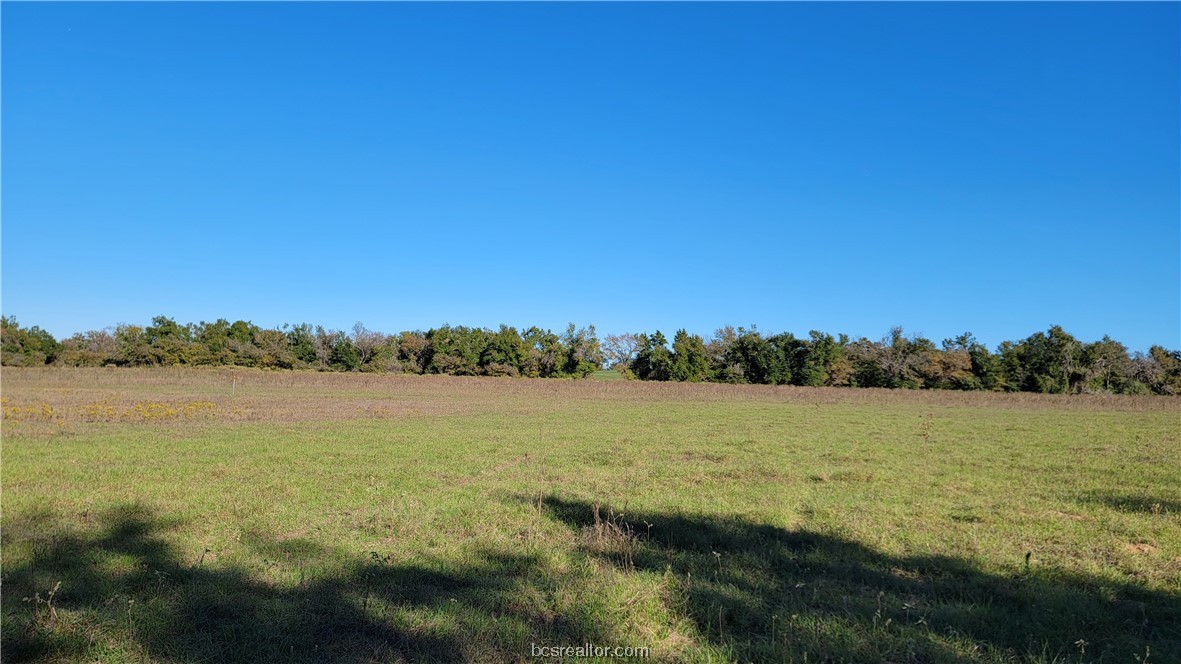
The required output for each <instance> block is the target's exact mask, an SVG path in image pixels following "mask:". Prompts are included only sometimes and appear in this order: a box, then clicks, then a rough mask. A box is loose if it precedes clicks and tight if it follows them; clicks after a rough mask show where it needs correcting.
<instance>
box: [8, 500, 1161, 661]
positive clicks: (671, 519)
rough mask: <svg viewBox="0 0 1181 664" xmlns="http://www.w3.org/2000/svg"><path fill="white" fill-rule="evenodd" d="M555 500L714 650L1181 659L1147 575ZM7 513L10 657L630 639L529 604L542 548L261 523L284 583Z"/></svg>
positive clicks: (602, 553) (423, 657) (599, 619)
mask: <svg viewBox="0 0 1181 664" xmlns="http://www.w3.org/2000/svg"><path fill="white" fill-rule="evenodd" d="M526 500H527V499H526ZM545 508H546V511H545V512H544V513H545V514H547V515H548V517H547V518H550V519H553V520H554V521H556V522H557V523H559V524H562V526H563V527H566V528H569V529H570V530H571V531H572V532H573V533H574V534H575V536H576V541H577V542H578V545H577V550H576V551H575V552H574V553H575V555H576V556H585V558H586V559H589V560H590V561H592V562H593V563H594V564H593V565H591V566H590V569H602V567H603V566H611V567H614V568H616V569H617V570H619V571H621V572H623V573H632V572H639V573H650V576H649V577H648V578H647V579H646V580H645V583H652V584H664V587H663V588H661V589H660V590H661V597H662V602H663V605H664V609H665V610H667V611H668V613H669V614H671V615H672V616H675V617H676V618H677V619H683V620H687V621H688V623H690V624H692V626H693V630H694V631H695V634H694V635H693V637H694V638H695V639H696V640H697V641H698V642H699V643H700V644H702V645H706V646H709V647H710V649H711V651H712V653H713V655H715V656H714V657H713V658H714V660H717V659H719V657H716V655H718V654H721V657H720V659H729V660H734V661H792V660H795V661H805V658H806V661H815V662H824V661H829V662H837V661H846V662H964V661H997V662H1000V661H1005V662H1009V661H1030V660H1032V661H1047V662H1049V661H1057V662H1068V661H1135V657H1136V656H1140V657H1143V656H1144V655H1145V654H1146V653H1148V652H1149V649H1151V650H1150V652H1151V658H1150V659H1149V661H1151V662H1169V661H1181V598H1179V597H1178V596H1176V595H1170V594H1166V593H1159V592H1152V591H1149V590H1147V589H1144V588H1141V587H1137V586H1135V585H1131V584H1122V583H1116V582H1112V581H1109V580H1106V579H1100V578H1091V577H1085V576H1081V575H1075V574H1069V573H1064V572H1060V571H1053V570H1043V569H1039V568H1038V567H1037V566H1035V567H1034V568H1033V569H1032V570H1030V571H1024V570H1023V569H1021V568H1020V566H1019V565H1015V566H1014V571H1013V572H1012V573H1011V574H1008V575H1003V574H1001V575H998V574H994V573H987V572H984V571H981V570H979V569H976V568H975V567H973V566H972V565H971V564H970V563H968V562H966V561H963V560H959V559H956V558H950V557H940V556H901V557H900V556H890V555H885V554H882V553H880V552H876V551H873V550H871V549H868V548H866V547H864V546H862V545H860V544H858V543H856V542H851V541H847V540H843V539H840V538H837V537H832V536H829V535H825V534H820V533H814V532H809V531H787V530H784V529H781V528H777V527H773V526H769V525H766V524H760V523H753V522H749V521H744V520H741V519H725V518H718V517H709V516H695V515H681V514H664V513H649V514H644V513H630V512H629V513H628V514H626V515H615V514H613V513H612V512H611V511H610V509H608V508H596V506H595V505H593V504H590V503H586V502H581V501H574V500H565V499H562V498H559V497H550V498H549V499H547V500H546V501H545ZM596 514H598V517H597V518H596ZM7 524H8V527H7V528H5V531H4V533H3V536H4V542H3V544H4V546H5V548H6V551H11V550H12V549H11V548H10V547H12V546H13V545H14V537H23V538H25V539H23V540H20V542H19V546H20V547H22V552H21V553H22V555H20V556H19V557H16V558H15V559H17V560H20V561H21V562H19V563H17V564H15V565H13V564H6V565H5V568H4V578H3V590H4V600H5V603H4V621H3V625H2V628H3V643H2V647H3V656H4V661H6V662H8V661H28V660H35V659H51V660H56V661H62V660H72V661H79V660H86V661H91V660H96V659H105V660H109V661H125V660H128V659H139V660H149V661H172V662H198V661H200V662H260V661H315V662H321V661H349V662H357V661H373V662H402V661H407V662H420V661H443V662H476V661H488V662H502V661H523V660H526V659H527V654H528V647H529V643H530V642H531V641H536V642H538V643H549V644H580V643H584V642H591V643H598V644H608V643H617V642H618V639H616V638H613V637H614V635H616V634H618V633H619V628H620V626H619V625H615V624H612V623H611V622H610V621H611V620H612V618H611V616H612V615H615V614H613V612H612V611H611V610H605V611H580V610H577V609H565V610H554V607H553V605H548V606H547V605H546V603H545V601H544V600H543V601H540V602H538V601H532V600H530V599H529V598H531V597H532V598H536V597H538V596H545V595H551V596H552V595H554V594H557V593H558V592H565V591H566V590H568V589H563V588H561V587H560V584H561V583H562V578H563V577H562V575H561V574H560V573H555V571H554V570H552V569H549V568H547V566H546V565H545V564H544V563H543V562H541V561H539V560H538V559H537V558H535V557H532V556H529V555H521V554H512V553H502V552H492V551H485V552H483V553H482V554H481V555H477V556H471V557H468V558H465V559H464V560H462V561H444V562H443V563H431V562H430V561H428V562H425V563H422V564H415V563H392V562H390V560H389V559H388V558H383V557H381V556H379V555H378V554H376V553H370V554H368V555H360V556H357V555H351V554H347V553H344V552H342V551H339V550H335V549H329V548H325V547H323V546H321V545H318V544H316V543H314V542H310V541H307V540H301V539H291V540H286V541H274V540H266V539H265V538H256V537H251V536H249V535H247V536H246V537H244V538H243V539H244V542H245V543H246V545H247V546H249V547H251V550H252V551H253V552H254V553H255V554H257V556H256V557H255V560H257V559H259V558H261V559H262V560H263V563H262V564H263V566H264V567H265V566H266V565H267V564H269V563H268V562H267V561H271V560H286V561H287V564H285V565H284V569H285V570H288V571H290V570H292V566H291V564H290V563H291V561H292V560H311V561H315V563H316V570H317V571H316V572H315V573H310V574H308V576H307V578H302V576H301V578H299V579H298V580H294V579H292V580H290V581H289V582H283V583H280V582H277V581H275V580H273V579H271V578H270V577H269V576H268V574H267V573H266V569H238V568H235V567H233V566H229V565H224V564H214V563H213V562H211V561H208V560H205V559H204V557H201V556H193V555H189V556H182V555H181V553H180V552H178V551H177V550H176V549H175V548H174V547H173V545H171V544H170V541H169V539H167V537H166V535H167V530H168V529H169V528H170V527H171V526H172V525H174V524H172V523H171V522H170V521H169V520H168V519H166V518H162V517H160V516H158V515H155V514H153V513H152V512H150V511H149V510H147V509H144V508H142V507H138V506H135V505H127V506H123V507H120V508H118V509H115V510H112V511H110V512H107V513H105V514H102V515H99V516H98V517H97V523H95V524H94V527H93V528H88V529H87V530H86V531H85V532H82V533H79V532H76V531H73V530H71V529H70V528H68V527H66V526H65V525H64V524H62V523H58V522H56V520H55V516H54V515H53V514H51V513H48V512H41V513H35V512H28V513H25V514H23V515H17V516H10V517H9V518H8V519H7ZM14 533H15V535H14ZM33 535H36V538H35V539H30V538H31V537H32V536H33ZM255 540H257V541H255ZM24 547H29V548H24ZM25 554H27V555H25ZM6 558H7V559H9V560H12V559H13V557H10V556H8V555H6ZM600 573H601V572H600ZM597 580H598V577H592V578H591V579H590V581H592V582H595V581H597ZM58 581H60V582H61V585H60V587H59V588H58V589H57V590H56V592H55V593H54V595H53V598H52V601H51V602H50V601H46V597H47V593H48V592H49V591H50V590H51V589H52V588H53V587H54V585H55V584H56V583H57V582H58ZM25 597H28V598H30V600H29V601H28V602H24V601H22V600H23V598H25ZM586 599H588V600H591V601H597V600H599V599H601V598H598V597H595V596H593V595H592V596H588V597H587V598H586ZM606 608H607V609H611V608H612V607H606ZM615 608H618V607H615ZM618 619H619V618H618V617H616V618H615V620H618ZM636 645H642V644H636ZM699 659H705V657H704V656H702V657H699Z"/></svg>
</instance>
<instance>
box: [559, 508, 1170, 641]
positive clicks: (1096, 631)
mask: <svg viewBox="0 0 1181 664" xmlns="http://www.w3.org/2000/svg"><path fill="white" fill-rule="evenodd" d="M546 506H547V507H548V510H549V514H550V515H551V517H552V518H554V519H556V520H558V521H560V522H562V523H564V524H566V525H567V526H569V527H571V528H572V529H573V530H575V532H578V533H579V538H580V541H581V542H582V547H583V548H584V550H585V551H586V552H587V553H588V555H591V556H595V557H598V558H599V559H601V560H604V561H609V562H610V563H611V564H613V565H615V566H617V567H620V568H624V569H635V570H637V571H649V572H654V573H664V574H668V573H670V572H671V573H672V574H673V575H675V578H676V579H677V585H678V588H677V591H676V593H674V594H675V595H676V596H677V597H679V602H680V604H681V606H680V607H679V610H680V611H682V612H683V613H684V614H685V615H687V616H688V617H689V618H690V619H691V620H692V621H693V622H694V623H696V626H697V630H698V632H699V633H700V634H702V635H703V636H704V637H705V638H707V639H708V640H709V641H710V642H711V643H713V644H714V645H716V646H718V647H719V649H721V650H723V651H726V652H729V653H730V654H731V655H732V656H733V658H734V659H736V660H740V661H785V660H786V661H790V660H792V659H794V660H795V661H849V662H959V661H1027V660H1034V661H1058V662H1065V661H1071V662H1073V661H1137V658H1138V657H1139V658H1144V656H1145V655H1150V659H1149V660H1148V661H1161V662H1166V661H1181V597H1179V596H1177V595H1172V594H1168V593H1160V592H1153V591H1150V590H1147V589H1145V588H1142V587H1138V586H1135V585H1131V584H1124V583H1116V582H1112V581H1109V580H1106V579H1100V578H1091V577H1087V576H1082V575H1078V574H1074V573H1067V572H1063V571H1055V570H1049V569H1041V568H1039V567H1037V566H1036V565H1035V566H1034V567H1033V569H1031V570H1026V569H1024V564H1023V562H1022V563H1018V564H1015V565H1014V570H1013V572H1012V574H1009V575H997V574H993V573H988V572H984V571H981V570H979V569H976V568H975V567H974V566H973V565H972V564H970V563H969V562H967V561H964V560H960V559H956V558H951V557H943V556H904V557H897V556H891V555H885V554H882V553H880V552H876V551H874V550H871V549H869V548H866V547H865V546H863V545H861V544H858V543H856V542H851V541H846V540H843V539H840V538H837V537H832V536H829V535H825V534H820V533H815V532H809V531H806V530H799V531H788V530H784V529H782V528H777V527H773V526H769V525H765V524H759V523H752V522H748V521H744V520H741V519H722V518H716V517H708V516H689V515H679V514H662V513H641V512H634V513H633V512H628V513H626V514H621V515H613V514H612V513H611V511H610V510H609V508H606V507H598V506H596V505H593V504H590V503H586V502H580V501H570V500H563V499H561V498H556V497H551V498H549V499H548V500H547V502H546ZM596 514H597V515H598V516H597V517H596ZM1015 562H1016V561H1015ZM805 656H806V659H805Z"/></svg>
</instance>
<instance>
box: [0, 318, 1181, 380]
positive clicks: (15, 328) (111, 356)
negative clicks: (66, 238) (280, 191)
mask: <svg viewBox="0 0 1181 664" xmlns="http://www.w3.org/2000/svg"><path fill="white" fill-rule="evenodd" d="M0 361H2V363H3V365H5V366H45V365H54V366H71V367H84V366H112V365H113V366H179V365H187V366H202V365H232V366H246V367H260V368H273V369H316V370H321V371H371V372H401V373H413V374H450V375H457V376H526V377H540V378H563V377H576V378H584V377H586V376H589V375H590V374H591V373H593V372H595V371H597V370H599V369H601V368H603V367H604V366H608V367H611V368H613V369H615V370H617V371H619V372H620V373H622V374H623V375H624V376H626V377H628V378H634V379H639V380H655V381H686V382H705V381H710V382H723V383H756V384H768V385H808V386H839V387H889V388H910V389H952V390H994V391H1009V392H1047V393H1059V394H1062V393H1069V394H1075V393H1084V392H1096V393H1116V394H1174V395H1175V394H1181V352H1179V351H1171V350H1167V349H1165V348H1163V347H1161V346H1153V347H1152V348H1151V349H1149V351H1148V353H1141V352H1136V353H1129V352H1128V349H1127V347H1126V346H1124V345H1123V344H1121V343H1119V342H1117V341H1115V340H1113V339H1111V338H1110V337H1103V339H1101V340H1099V341H1095V342H1090V343H1086V342H1082V341H1079V340H1078V339H1076V338H1075V337H1074V336H1072V335H1070V334H1069V333H1067V332H1066V331H1065V330H1064V329H1062V327H1060V326H1057V325H1055V326H1052V327H1050V328H1049V330H1047V331H1045V332H1036V333H1034V334H1032V335H1030V336H1029V337H1026V338H1024V339H1021V340H1019V341H1005V342H1002V343H1001V344H1000V345H999V346H997V347H996V349H995V350H989V349H988V348H987V347H985V346H984V345H983V344H982V343H980V342H979V341H978V340H977V339H976V338H975V337H974V336H972V335H971V334H970V333H964V334H961V335H959V336H957V337H954V338H951V339H944V340H943V341H942V343H941V344H939V345H936V344H935V343H934V342H933V341H931V340H929V339H926V338H924V337H922V336H919V335H907V334H905V333H904V332H903V330H902V328H894V329H892V330H890V332H889V334H887V335H886V336H885V337H884V338H882V339H878V340H871V339H868V338H865V337H861V338H858V339H850V338H849V337H848V336H847V335H844V334H841V335H838V336H836V337H834V336H832V335H830V334H826V333H823V332H818V331H812V332H811V333H809V336H808V337H807V338H799V337H796V336H794V335H792V334H790V333H780V334H764V333H762V332H760V331H759V330H758V329H757V328H756V327H752V328H751V329H746V328H742V327H739V328H734V327H731V326H726V327H723V328H721V329H719V330H717V331H716V332H715V333H714V335H713V336H712V337H711V338H710V339H709V340H706V339H704V338H702V337H701V336H700V335H696V334H689V333H688V332H686V331H685V330H678V331H677V332H676V334H674V335H673V339H672V342H671V343H669V340H668V338H667V337H665V336H664V334H663V333H661V332H660V331H656V332H654V333H652V334H647V333H636V334H633V333H628V334H612V335H607V336H606V337H604V338H603V339H601V340H600V339H599V337H598V335H597V334H596V332H595V328H594V326H593V325H591V326H587V327H577V326H575V325H574V324H573V323H571V324H570V325H569V326H568V327H567V328H566V330H565V332H564V333H560V334H559V333H555V332H553V331H551V330H548V329H542V328H539V327H530V328H529V329H527V330H524V331H518V330H517V329H516V328H514V327H509V326H506V325H501V326H500V327H499V329H497V330H490V329H486V328H473V327H465V326H456V327H452V326H450V325H443V326H442V327H438V328H433V329H431V330H428V331H426V332H422V331H406V332H401V333H399V334H392V335H391V334H383V333H381V332H375V331H372V330H369V329H367V328H365V326H364V325H362V324H360V323H358V324H357V325H355V326H354V327H353V329H352V330H351V331H345V330H331V329H326V328H324V327H322V326H314V327H313V326H312V325H308V324H300V325H294V326H292V325H285V326H283V327H282V328H279V329H264V328H261V327H259V326H257V325H254V324H253V323H250V322H247V321H241V320H239V321H235V322H233V323H230V322H229V321H227V320H224V319H219V320H217V321H215V322H212V323H207V322H204V321H202V322H201V323H196V324H193V323H189V324H183V325H182V324H179V323H177V322H176V321H175V320H173V319H171V318H167V317H165V316H157V317H155V318H153V319H152V322H151V324H150V325H146V326H138V325H119V326H117V327H115V328H111V329H106V330H93V331H90V332H84V333H79V334H75V335H73V336H71V337H69V338H68V339H63V340H60V341H59V340H57V339H55V338H54V337H53V335H51V334H49V333H48V332H46V331H45V330H42V329H40V328H39V327H37V326H33V327H28V328H26V327H22V326H20V325H19V324H18V323H17V321H16V320H15V319H13V318H10V317H2V318H0Z"/></svg>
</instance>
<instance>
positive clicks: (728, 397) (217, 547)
mask: <svg viewBox="0 0 1181 664" xmlns="http://www.w3.org/2000/svg"><path fill="white" fill-rule="evenodd" d="M2 379H3V401H4V420H3V451H2V463H3V467H2V472H0V480H2V485H3V517H2V523H0V526H2V537H3V539H2V547H3V643H2V648H3V657H4V661H6V662H7V661H23V660H33V659H35V660H43V661H107V662H124V661H175V662H198V661H200V662H213V661H241V662H254V661H289V660H290V661H375V662H387V661H395V662H397V661H472V662H501V661H509V662H512V661H531V660H532V659H533V658H532V657H531V653H533V652H535V651H534V650H532V648H533V647H534V646H547V647H548V646H579V645H582V644H584V643H591V644H596V645H601V646H636V647H645V648H649V649H650V651H649V654H650V658H649V661H686V662H748V661H754V662H764V661H766V662H824V661H834V662H836V661H841V662H1026V661H1034V662H1144V661H1148V662H1153V663H1157V662H1159V663H1162V664H1164V663H1168V662H1179V661H1181V400H1178V399H1171V398H1165V397H1086V396H1079V397H1052V396H1040V395H1029V394H1024V395H996V394H980V393H931V392H927V393H919V392H908V391H884V390H840V389H823V388H814V389H809V388H787V387H780V388H776V387H762V386H726V385H684V384H647V383H645V384H641V383H636V382H631V381H622V380H603V381H558V380H548V381H547V380H525V379H492V378H472V379H464V378H449V377H416V376H406V377H400V376H374V375H346V374H304V373H293V372H292V373H265V372H252V371H233V372H232V371H229V370H210V371H196V370H189V371H180V370H163V369H161V370H155V371H150V370H144V371H135V370H19V369H5V370H4V372H3V377H2ZM581 661H592V660H581Z"/></svg>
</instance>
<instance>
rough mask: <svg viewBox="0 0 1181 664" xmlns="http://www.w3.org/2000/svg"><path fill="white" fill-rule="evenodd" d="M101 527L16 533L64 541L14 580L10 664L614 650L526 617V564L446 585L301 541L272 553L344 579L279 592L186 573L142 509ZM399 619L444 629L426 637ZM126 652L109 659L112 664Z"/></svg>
mask: <svg viewBox="0 0 1181 664" xmlns="http://www.w3.org/2000/svg"><path fill="white" fill-rule="evenodd" d="M99 521H100V524H99V527H98V528H97V529H95V532H94V533H90V534H73V533H71V532H70V530H69V529H68V528H65V527H62V526H61V524H58V523H55V520H54V517H53V515H52V514H49V513H36V514H34V513H30V514H26V515H24V516H23V517H15V518H13V519H12V520H10V521H9V526H10V527H9V528H8V529H6V532H5V538H4V539H5V542H4V544H5V545H6V547H7V546H8V545H11V544H12V543H13V541H14V540H13V539H12V537H13V535H12V532H14V531H15V532H17V533H26V534H27V533H29V532H33V531H32V530H31V529H32V528H33V527H34V526H35V527H36V529H37V531H39V532H45V533H56V534H55V535H53V536H52V537H51V538H50V539H48V540H40V541H37V542H35V543H34V544H33V551H32V555H31V556H30V557H29V560H28V561H27V562H25V563H22V564H20V565H18V566H15V567H12V566H6V567H5V570H4V579H3V591H4V601H5V604H6V606H5V607H4V618H5V619H4V622H3V640H2V645H0V648H2V652H3V659H4V661H5V662H8V661H13V662H19V661H30V660H38V659H52V660H54V661H61V660H63V659H69V660H93V659H95V658H97V657H99V656H102V653H103V648H104V647H105V646H104V645H103V643H101V642H99V643H96V641H95V639H96V638H98V639H99V640H100V641H101V640H102V639H107V640H111V641H114V642H117V643H118V642H126V643H132V644H134V645H135V646H136V647H135V649H134V650H133V651H132V652H133V653H134V652H138V654H137V655H136V656H137V658H138V657H139V656H143V655H146V656H147V658H148V659H150V660H151V661H170V662H290V661H295V662H301V661H302V662H325V661H348V662H359V661H360V662H369V661H372V662H436V661H437V662H469V661H506V660H519V659H521V658H522V657H523V654H524V653H527V652H528V641H529V639H530V638H536V639H537V640H538V641H550V642H559V643H560V642H565V643H582V642H585V641H597V642H604V640H605V639H609V634H608V631H609V630H608V626H606V625H599V624H595V623H593V622H588V621H587V620H586V619H583V620H554V619H553V617H552V616H544V615H535V614H533V613H530V612H529V611H522V610H520V609H519V608H517V607H519V602H515V601H514V598H515V596H516V595H517V594H518V593H519V592H520V590H521V588H522V587H523V586H529V585H534V586H541V585H542V584H543V583H544V582H543V581H542V579H545V578H547V573H546V570H545V569H543V568H542V567H541V566H540V564H539V563H538V561H537V560H536V559H534V558H532V557H530V556H518V555H511V554H504V553H498V552H485V553H484V554H483V555H481V556H479V557H478V559H477V560H476V561H475V562H472V563H468V564H458V565H456V564H452V565H450V566H449V567H445V568H444V569H445V571H440V570H439V569H435V568H433V567H430V566H428V565H425V564H424V565H417V564H391V563H390V562H389V560H388V558H385V557H382V556H379V555H378V554H377V553H371V554H369V555H366V556H356V557H352V558H350V557H348V556H347V555H346V554H342V553H341V552H340V551H334V550H328V549H325V548H323V547H320V546H318V545H316V544H314V543H311V542H308V541H306V540H292V541H287V542H281V543H273V544H271V545H270V546H271V549H270V550H267V551H264V553H267V554H268V555H274V556H275V557H282V556H284V555H285V554H291V553H295V554H297V555H298V556H299V557H300V558H301V559H312V560H327V561H330V562H331V565H330V566H329V567H330V568H331V569H333V570H339V571H332V572H326V573H320V574H318V575H317V576H315V578H309V579H306V580H304V579H301V580H300V581H299V583H298V584H275V583H269V582H267V581H265V580H264V578H263V575H259V574H257V573H255V574H252V573H250V571H248V570H242V569H235V568H226V567H224V566H217V567H215V566H213V565H211V564H210V563H208V562H206V561H204V559H203V558H199V559H198V560H188V561H185V560H182V556H181V555H179V553H178V552H177V551H176V550H175V549H174V548H173V547H172V546H170V544H169V543H168V540H166V539H165V538H164V536H163V535H164V533H163V531H164V530H165V529H166V528H167V527H168V525H169V522H168V521H167V520H165V519H162V518H159V517H157V516H156V515H154V514H152V513H151V512H150V511H148V510H146V509H144V508H142V507H138V506H134V505H129V506H123V507H120V508H118V509H115V510H112V511H110V512H108V513H106V514H103V515H101V516H100V517H99ZM18 536H19V535H18ZM58 581H60V582H61V585H60V586H59V587H58V588H57V589H56V591H55V592H53V594H52V596H50V595H49V593H50V591H52V590H53V586H54V584H56V583H57V582H58ZM24 598H28V600H25V599H24ZM404 612H419V614H421V615H427V616H429V617H430V618H431V619H434V620H436V621H441V622H442V623H443V625H442V626H440V627H439V629H430V628H429V626H428V627H426V628H424V627H423V625H422V624H421V623H415V622H413V621H408V620H407V619H406V617H405V616H403V615H401V614H402V613H404ZM474 634H484V635H492V636H494V637H497V638H493V639H491V641H492V642H482V641H481V640H480V639H479V638H473V637H472V635H474ZM505 635H508V636H507V637H506V636H505ZM513 635H525V636H524V637H520V636H518V637H516V638H514V636H513ZM119 652H120V651H119V650H118V649H117V648H116V649H115V650H109V649H108V650H107V654H106V658H107V659H110V658H112V657H113V658H115V659H119V658H120V657H122V656H124V655H120V654H119Z"/></svg>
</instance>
